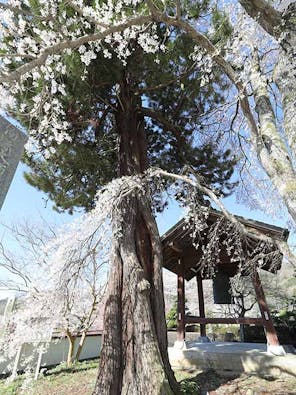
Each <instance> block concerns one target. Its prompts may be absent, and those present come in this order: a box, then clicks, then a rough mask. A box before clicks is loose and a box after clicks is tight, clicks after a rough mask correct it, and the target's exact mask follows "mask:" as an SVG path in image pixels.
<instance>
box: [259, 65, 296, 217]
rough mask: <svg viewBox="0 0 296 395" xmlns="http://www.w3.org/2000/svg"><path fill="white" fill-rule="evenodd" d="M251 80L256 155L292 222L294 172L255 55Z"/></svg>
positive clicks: (295, 186) (295, 208) (295, 198)
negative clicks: (257, 132)
mask: <svg viewBox="0 0 296 395" xmlns="http://www.w3.org/2000/svg"><path fill="white" fill-rule="evenodd" d="M251 82H252V86H253V90H254V99H255V104H256V107H255V108H256V112H257V114H258V117H259V126H260V135H259V136H258V139H257V141H256V150H257V155H258V158H259V160H260V162H261V163H262V166H263V168H264V169H265V171H266V173H267V174H268V176H269V177H270V180H271V182H272V183H273V185H274V186H275V188H276V189H277V191H278V192H279V194H280V196H281V197H282V199H283V201H284V202H285V204H286V206H287V209H288V211H289V213H290V215H291V217H292V218H293V219H294V221H295V222H296V172H295V169H294V168H293V163H292V161H291V158H290V155H289V152H288V150H287V147H286V145H285V142H284V139H283V137H282V135H281V134H280V131H279V129H278V126H277V124H276V119H275V116H274V112H273V108H272V105H271V102H270V98H269V94H268V90H267V81H266V78H265V76H264V75H263V74H262V73H261V72H260V67H259V62H258V59H257V61H254V66H253V70H252V74H251Z"/></svg>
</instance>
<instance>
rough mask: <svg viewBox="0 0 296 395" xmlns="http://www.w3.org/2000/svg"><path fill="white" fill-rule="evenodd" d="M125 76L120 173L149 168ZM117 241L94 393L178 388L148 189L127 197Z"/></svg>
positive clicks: (136, 394)
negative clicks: (169, 350)
mask: <svg viewBox="0 0 296 395" xmlns="http://www.w3.org/2000/svg"><path fill="white" fill-rule="evenodd" d="M129 84H130V82H129V81H128V79H127V77H126V76H125V77H124V78H123V79H122V83H121V87H120V88H121V93H120V97H119V100H118V103H119V104H118V109H117V115H116V123H117V128H118V135H119V146H120V147H119V175H120V176H124V175H125V176H130V175H135V174H139V173H142V172H143V171H144V170H145V169H146V168H147V148H146V136H145V130H144V119H143V117H142V116H141V115H140V114H139V113H138V112H137V110H136V107H137V104H138V103H137V102H136V100H138V99H136V98H135V97H134V96H133V94H132V92H131V90H130V85H129ZM121 214H122V218H121V219H120V220H119V223H118V224H115V226H119V227H121V229H122V236H121V237H120V238H117V239H116V240H114V242H113V257H112V268H111V277H110V279H109V287H108V297H107V303H106V309H105V316H104V333H103V345H102V351H101V358H100V366H99V373H98V379H97V383H96V388H95V392H94V394H95V395H117V394H118V395H119V394H122V395H123V394H124V395H125V394H126V395H127V394H128V395H142V394H143V395H144V394H145V395H158V394H174V393H175V394H176V393H178V385H177V382H176V381H175V378H174V374H173V372H172V370H171V367H170V364H169V360H168V353H167V345H168V344H167V333H166V323H165V313H164V298H163V286H162V273H161V264H162V250H161V244H160V238H159V235H158V231H157V226H156V223H155V220H154V218H153V215H152V213H151V209H150V199H149V196H148V193H143V194H138V195H136V196H135V195H130V196H128V197H126V198H125V200H124V201H122V205H121Z"/></svg>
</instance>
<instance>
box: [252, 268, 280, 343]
mask: <svg viewBox="0 0 296 395" xmlns="http://www.w3.org/2000/svg"><path fill="white" fill-rule="evenodd" d="M252 280H253V284H254V288H255V292H256V298H257V302H258V305H259V309H260V313H261V316H262V319H263V325H264V329H265V335H266V340H267V344H268V345H270V346H279V345H280V344H279V340H278V337H277V334H276V330H275V328H274V326H273V323H272V319H271V316H270V311H269V308H268V306H267V303H266V299H265V295H264V291H263V287H262V284H261V281H260V277H259V274H258V271H257V268H254V270H253V278H252Z"/></svg>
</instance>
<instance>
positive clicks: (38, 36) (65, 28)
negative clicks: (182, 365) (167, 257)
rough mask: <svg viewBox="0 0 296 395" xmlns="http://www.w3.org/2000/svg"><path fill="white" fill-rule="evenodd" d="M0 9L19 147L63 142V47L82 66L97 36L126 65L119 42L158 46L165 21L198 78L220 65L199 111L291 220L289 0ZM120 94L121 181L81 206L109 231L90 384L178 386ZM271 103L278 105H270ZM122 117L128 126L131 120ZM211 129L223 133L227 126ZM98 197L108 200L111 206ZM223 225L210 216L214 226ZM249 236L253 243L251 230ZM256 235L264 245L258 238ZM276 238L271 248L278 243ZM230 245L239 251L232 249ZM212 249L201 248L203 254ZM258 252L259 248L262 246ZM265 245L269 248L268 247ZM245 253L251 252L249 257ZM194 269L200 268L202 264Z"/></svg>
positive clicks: (136, 134) (137, 138)
mask: <svg viewBox="0 0 296 395" xmlns="http://www.w3.org/2000/svg"><path fill="white" fill-rule="evenodd" d="M1 8H2V9H3V10H4V11H3V14H2V21H1V59H2V63H1V72H0V94H1V100H2V106H3V107H4V108H6V110H7V111H8V112H9V113H10V114H11V115H13V116H15V117H16V118H18V119H24V118H26V119H27V120H29V121H30V122H29V123H30V125H31V127H30V128H29V131H28V132H29V134H30V147H28V149H33V150H37V152H40V155H41V154H42V153H45V155H46V157H47V158H48V159H50V155H51V154H54V152H55V148H54V144H53V142H54V143H55V144H59V143H61V142H62V141H64V140H68V141H70V140H71V137H70V135H69V133H68V130H69V129H70V128H71V124H70V123H69V121H68V120H67V116H66V114H65V111H64V108H63V97H64V96H65V95H66V94H67V92H66V85H65V84H64V82H63V79H64V78H65V77H66V75H67V65H69V64H71V61H73V59H74V57H75V56H79V57H80V59H81V61H82V62H83V63H84V64H85V65H89V64H90V63H91V62H92V60H93V59H95V58H96V57H97V53H98V52H100V53H103V54H104V56H105V57H107V58H108V57H109V56H110V53H109V51H108V50H107V48H106V46H105V43H107V44H108V45H111V46H112V47H113V49H114V51H115V53H116V55H117V57H118V58H119V59H121V61H122V62H126V61H127V58H128V57H129V55H130V52H129V43H130V42H131V40H136V42H137V43H138V44H139V45H140V47H141V48H142V49H143V51H145V52H149V53H157V52H158V51H165V50H166V43H167V41H164V42H162V40H161V39H160V37H159V35H158V33H157V27H158V26H160V25H161V26H166V27H167V29H168V34H169V35H171V36H172V37H174V34H177V33H176V30H175V29H177V30H178V31H181V32H183V33H185V34H187V35H189V36H190V37H191V38H192V39H193V40H194V41H195V42H196V47H195V50H194V51H193V53H192V54H191V56H192V57H193V58H194V59H195V61H196V64H197V67H198V68H199V70H201V71H202V73H203V84H208V83H211V78H212V66H213V63H215V64H216V65H218V66H219V68H220V69H221V71H223V73H224V75H225V79H227V81H228V82H230V83H231V87H230V88H229V102H228V103H226V106H223V107H221V108H216V109H215V110H214V111H212V112H211V113H207V114H205V118H206V119H207V120H208V121H209V120H212V121H214V122H216V123H217V122H219V123H220V124H221V125H227V122H228V127H226V126H225V128H224V132H225V131H227V129H228V132H229V133H228V136H229V138H230V139H231V144H232V143H235V144H236V146H237V147H238V149H240V150H241V153H242V155H243V158H244V161H243V165H242V167H244V165H245V162H246V161H250V158H251V160H252V152H250V150H253V152H254V153H255V156H256V157H257V161H258V162H259V164H260V166H262V168H263V169H264V171H265V172H266V174H267V176H268V177H269V179H270V181H271V183H272V185H273V187H274V188H275V190H276V191H277V193H278V194H279V196H280V197H281V198H282V200H283V202H284V204H285V205H286V207H287V209H288V211H289V213H290V215H291V217H292V219H294V221H295V220H296V193H295V190H296V186H295V185H296V177H295V152H294V149H295V146H294V143H295V134H294V130H295V127H294V126H293V125H294V117H293V115H292V114H293V108H294V107H295V90H293V87H294V86H295V75H294V72H295V68H294V63H293V62H294V59H295V56H294V54H293V51H294V50H295V45H294V44H295V30H294V27H295V13H294V12H295V4H293V3H291V4H288V5H287V6H286V7H284V8H283V9H282V10H281V9H280V7H279V6H274V8H273V7H272V6H270V5H269V4H267V3H266V2H265V1H264V0H261V1H260V0H254V1H241V4H240V3H239V2H236V1H232V2H226V3H225V2H218V3H215V4H212V3H211V2H209V11H210V12H209V13H208V14H207V15H203V14H202V13H200V12H199V11H200V10H199V4H198V3H196V2H192V1H184V2H183V1H178V0H176V1H169V2H167V1H157V2H154V1H152V0H146V1H140V0H121V1H116V2H113V1H111V0H106V1H103V2H99V1H95V2H94V3H92V2H88V1H85V2H84V1H82V0H71V1H69V0H68V1H63V0H55V1H44V0H39V1H37V2H35V1H34V2H31V1H30V0H24V1H19V0H10V1H8V2H7V3H1ZM217 8H218V9H219V10H220V11H221V12H220V14H221V13H222V15H223V18H221V17H219V18H218V19H217V18H216V17H215V18H214V17H211V16H214V15H217V13H215V12H214V11H215V10H217ZM225 26H227V31H228V33H229V38H228V40H224V39H223V40H221V39H219V29H220V28H221V27H225ZM217 32H218V36H217ZM86 72H87V70H86V69H85V73H86ZM82 78H83V76H82ZM217 89H220V88H219V87H217ZM274 90H275V92H274ZM273 92H274V94H273ZM131 93H132V92H131V90H130V86H128V84H126V81H124V80H123V81H122V83H121V84H119V86H118V91H117V92H115V94H116V95H117V96H118V101H119V102H120V103H121V104H120V105H121V106H122V109H123V110H124V111H123V112H124V113H125V117H124V119H122V122H121V130H120V131H119V133H118V151H119V158H120V160H119V168H120V169H119V175H120V176H121V178H120V179H119V180H116V181H114V182H112V183H111V184H110V185H108V186H106V188H105V190H103V191H101V194H99V195H98V201H97V206H96V209H95V210H94V213H93V214H95V215H96V216H97V217H99V216H100V215H102V210H105V213H104V215H106V213H109V217H108V218H109V220H110V219H111V222H112V240H113V243H112V259H111V262H112V263H111V270H110V278H109V285H108V298H107V302H106V309H105V318H104V321H105V327H104V338H103V348H102V353H101V359H100V367H99V374H98V380H97V384H96V389H95V393H96V394H119V393H121V394H127V393H128V394H147V393H149V394H171V393H177V392H178V386H177V384H176V382H175V379H174V376H173V373H172V370H171V368H170V366H169V361H168V355H167V340H166V327H165V316H164V303H163V290H162V277H161V244H160V239H159V236H158V231H157V227H156V224H155V220H154V218H153V215H152V213H151V203H152V197H153V193H152V192H153V190H151V189H150V188H149V187H147V185H148V184H147V183H143V174H144V173H145V171H146V170H147V166H148V161H147V152H146V141H145V139H146V136H145V131H144V130H143V128H141V127H139V125H140V124H141V119H139V117H138V114H137V113H136V112H135V111H133V108H134V107H135V106H136V103H133V102H132V101H131V100H130V98H131V97H132V94H131ZM24 97H25V98H26V100H25V101H24V100H22V99H23V98H24ZM28 101H29V105H28V104H27V103H28ZM25 102H26V103H25ZM279 103H282V108H283V111H280V112H279V113H278V114H277V105H278V104H279ZM134 104H135V106H134ZM229 117H231V122H230V123H229V120H228V118H229ZM282 118H283V120H282ZM127 120H128V122H127ZM209 123H210V121H209ZM209 123H208V124H209ZM131 125H134V126H133V127H132V128H131ZM219 138H223V139H225V138H226V140H227V133H226V134H225V133H223V136H222V137H219ZM252 162H253V160H252ZM156 177H169V178H173V179H175V180H176V179H179V181H182V182H183V184H182V185H184V182H185V184H186V185H191V186H192V185H193V184H194V185H193V186H194V188H193V190H192V189H190V188H189V189H188V191H189V192H192V191H195V193H194V194H192V195H191V196H190V193H188V194H187V197H188V204H189V206H190V205H191V206H192V207H193V206H194V202H193V197H195V199H196V200H197V201H200V200H199V199H198V197H200V194H201V193H202V194H203V195H204V194H205V195H207V196H209V197H210V198H211V199H212V200H213V201H215V202H216V203H217V200H218V202H219V199H218V198H217V196H216V195H215V193H214V192H213V191H211V190H209V189H207V188H206V187H205V186H204V185H203V183H202V182H200V179H199V177H198V176H197V177H195V176H194V174H192V172H191V173H190V172H189V174H187V175H185V176H184V175H181V176H180V175H177V176H176V175H170V174H168V172H163V171H158V172H157V176H156ZM178 177H181V178H178ZM139 187H141V188H139ZM197 190H198V192H197ZM181 195H182V194H181ZM190 199H191V200H190ZM108 205H111V206H112V210H111V211H110V208H109V207H108ZM195 207H196V206H195ZM198 207H199V208H200V207H201V206H198ZM222 211H223V213H224V214H225V216H226V218H227V219H228V220H229V223H230V225H229V227H228V229H229V231H230V230H232V231H233V234H234V235H243V234H248V231H247V230H246V229H245V228H244V227H243V226H242V225H241V224H240V223H238V222H237V221H236V220H235V218H234V217H233V216H231V215H230V214H229V213H227V212H226V210H225V209H224V208H222ZM203 212H206V210H203ZM195 213H198V210H196V211H195ZM92 218H93V217H92ZM104 218H105V219H106V218H107V217H104ZM194 218H195V219H196V220H197V223H198V224H200V223H201V220H200V217H198V216H197V215H195V217H194ZM223 225H224V224H222V223H221V224H219V226H220V229H221V228H222V226H223ZM199 230H200V229H199ZM197 232H198V229H197ZM217 233H218V227H217V228H215V229H212V235H213V242H212V246H213V248H214V243H215V237H214V236H215V235H217ZM249 236H250V237H251V239H252V240H254V235H249ZM255 239H256V241H255V242H254V243H255V247H256V248H255V249H254V254H255V252H256V253H258V254H260V253H259V249H260V248H259V247H260V243H259V241H258V237H255ZM259 239H260V237H259ZM261 241H262V240H261ZM264 241H266V242H267V243H268V244H269V245H273V244H274V241H273V240H270V239H269V238H266V237H264ZM278 246H279V247H281V248H283V246H282V243H278ZM237 247H238V248H241V251H243V250H244V248H243V246H237ZM213 251H214V250H213V249H212V250H210V249H209V250H208V252H207V254H205V256H209V253H210V252H213ZM238 251H240V250H239V249H238ZM265 252H266V254H268V251H267V250H266V251H265ZM271 253H272V254H273V255H276V252H275V251H272V252H271ZM215 256H216V255H214V257H215ZM273 258H274V259H276V257H275V256H274V257H273ZM253 259H254V260H256V259H258V256H257V255H256V254H255V255H254V257H253ZM205 270H212V269H211V268H210V267H208V268H206V267H205Z"/></svg>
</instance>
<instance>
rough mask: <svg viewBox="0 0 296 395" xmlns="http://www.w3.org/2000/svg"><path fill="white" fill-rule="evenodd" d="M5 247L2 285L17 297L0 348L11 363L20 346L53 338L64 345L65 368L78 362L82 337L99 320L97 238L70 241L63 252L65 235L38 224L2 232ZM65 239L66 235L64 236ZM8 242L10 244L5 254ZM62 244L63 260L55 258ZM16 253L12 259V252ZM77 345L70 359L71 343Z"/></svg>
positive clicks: (101, 269) (102, 273)
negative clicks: (5, 276)
mask: <svg viewBox="0 0 296 395" xmlns="http://www.w3.org/2000/svg"><path fill="white" fill-rule="evenodd" d="M6 228H7V229H8V231H9V232H8V233H9V235H6V243H5V242H4V241H2V242H1V243H0V267H1V268H2V269H3V270H4V271H6V272H8V273H9V274H10V276H9V277H8V279H7V280H6V281H4V280H3V281H2V286H3V287H4V288H6V289H8V290H14V291H18V295H19V296H18V297H17V303H16V306H15V308H14V309H13V311H12V312H11V313H10V315H9V317H7V319H6V322H5V327H6V328H5V336H4V337H3V338H2V341H1V345H2V348H3V349H4V352H5V356H6V357H7V358H11V357H12V356H13V354H14V353H15V351H16V350H18V349H20V348H21V347H22V344H23V343H26V342H33V343H38V342H40V343H42V342H44V339H47V345H48V341H49V339H50V338H51V336H52V334H53V332H55V333H57V334H58V335H59V336H66V337H67V339H68V343H69V347H68V357H67V365H68V366H70V365H71V364H72V362H73V361H74V360H79V356H80V354H81V351H82V348H83V345H84V342H85V338H86V334H87V331H88V330H89V329H90V327H91V326H92V325H93V323H94V321H95V320H96V318H97V317H98V315H99V314H102V311H101V310H100V308H102V301H103V297H104V290H105V283H106V278H107V273H106V270H107V267H108V253H107V251H106V250H105V249H103V248H102V245H101V238H100V237H96V238H94V237H89V238H88V239H84V240H80V241H79V240H77V238H76V239H75V240H76V242H75V248H71V246H69V243H68V249H67V252H66V251H65V243H67V240H66V237H65V230H60V231H58V233H56V231H55V230H54V228H53V227H50V226H49V225H48V224H46V223H45V222H43V224H42V225H40V226H37V225H36V224H35V225H33V224H32V223H30V222H28V221H27V222H24V223H22V224H18V225H13V226H11V227H7V226H6ZM66 234H67V235H68V236H69V230H67V233H66ZM8 237H9V238H10V239H12V240H14V243H13V244H12V245H13V247H11V248H10V249H8V248H7V246H6V244H8V242H7V239H8ZM60 243H63V251H64V254H63V255H61V254H59V251H60V249H61V245H60ZM14 250H17V254H16V253H14V252H13V251H14ZM78 336H80V342H79V344H78V346H77V349H76V352H75V354H74V347H75V340H76V339H77V337H78Z"/></svg>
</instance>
